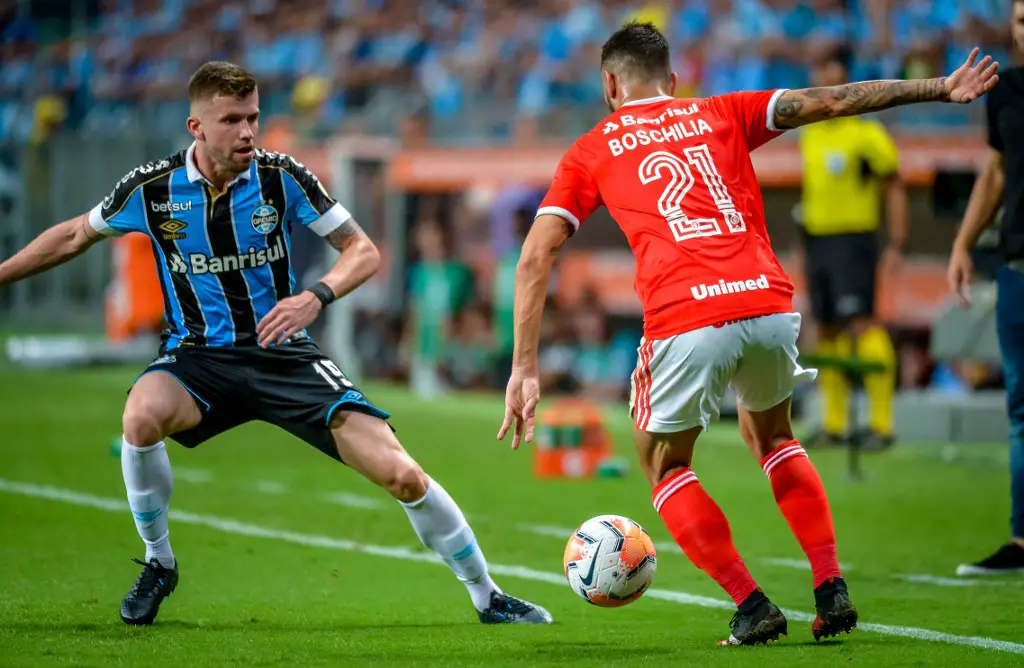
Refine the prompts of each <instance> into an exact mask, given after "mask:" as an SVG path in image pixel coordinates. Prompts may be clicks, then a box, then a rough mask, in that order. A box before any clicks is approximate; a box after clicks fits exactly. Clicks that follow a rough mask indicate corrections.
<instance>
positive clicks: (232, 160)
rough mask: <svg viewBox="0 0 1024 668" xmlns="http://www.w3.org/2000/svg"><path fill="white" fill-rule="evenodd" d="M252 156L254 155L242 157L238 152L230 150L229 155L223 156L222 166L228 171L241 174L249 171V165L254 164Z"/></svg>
mask: <svg viewBox="0 0 1024 668" xmlns="http://www.w3.org/2000/svg"><path fill="white" fill-rule="evenodd" d="M252 155H253V154H252V153H250V154H249V155H241V154H239V153H238V152H237V151H236V150H234V149H229V150H228V152H227V155H225V156H223V160H222V162H221V164H222V165H223V166H224V169H225V170H226V171H230V172H233V173H235V174H241V173H242V172H245V171H248V169H249V165H251V164H252Z"/></svg>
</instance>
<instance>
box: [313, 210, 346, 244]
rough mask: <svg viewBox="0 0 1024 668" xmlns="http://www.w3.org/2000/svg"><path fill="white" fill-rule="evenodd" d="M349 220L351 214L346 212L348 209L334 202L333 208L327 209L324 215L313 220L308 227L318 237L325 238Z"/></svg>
mask: <svg viewBox="0 0 1024 668" xmlns="http://www.w3.org/2000/svg"><path fill="white" fill-rule="evenodd" d="M351 219H352V214H351V213H349V212H348V209H346V208H345V207H343V206H342V205H341V204H339V203H338V202H335V203H334V206H332V207H331V208H330V209H327V211H325V212H324V215H322V216H320V217H319V218H317V219H316V220H314V221H313V222H312V223H310V224H309V226H308V227H309V229H311V230H313V231H314V232H316V233H317V234H319V235H320V236H322V237H326V236H327V235H328V234H330V233H331V232H333V231H334V230H336V229H338V228H339V227H341V226H342V225H344V224H345V223H347V222H348V221H349V220H351Z"/></svg>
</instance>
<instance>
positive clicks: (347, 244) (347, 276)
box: [322, 218, 380, 298]
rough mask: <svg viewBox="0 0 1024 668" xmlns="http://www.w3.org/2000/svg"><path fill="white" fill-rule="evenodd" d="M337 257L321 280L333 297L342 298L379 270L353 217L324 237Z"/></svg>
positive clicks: (372, 250) (371, 246)
mask: <svg viewBox="0 0 1024 668" xmlns="http://www.w3.org/2000/svg"><path fill="white" fill-rule="evenodd" d="M324 238H325V239H326V240H327V243H329V244H330V245H331V246H332V247H333V248H334V249H335V250H337V251H338V252H339V253H341V257H339V258H338V261H337V262H335V263H334V266H333V267H331V270H330V271H329V272H327V275H326V276H324V277H323V279H322V280H323V282H324V283H326V284H327V285H328V286H329V287H330V288H331V290H332V291H333V292H334V294H335V296H336V297H337V298H341V297H344V296H345V295H347V294H348V293H350V292H352V291H353V290H355V289H356V288H358V287H359V286H360V285H362V284H363V283H365V282H366V281H367V280H368V279H369V278H370V277H371V276H373V275H374V274H375V273H377V269H378V268H379V267H380V252H379V251H378V250H377V246H376V244H374V243H373V240H372V239H370V237H369V236H367V234H366V232H364V231H363V228H361V227H360V226H359V223H357V222H356V221H355V219H354V218H349V219H348V220H346V221H345V222H344V223H342V224H341V225H339V226H338V227H337V228H335V229H334V230H333V231H332V232H330V233H329V234H327V236H326V237H324Z"/></svg>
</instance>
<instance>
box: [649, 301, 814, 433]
mask: <svg viewBox="0 0 1024 668" xmlns="http://www.w3.org/2000/svg"><path fill="white" fill-rule="evenodd" d="M799 334H800V314H799V313H776V314H774V315H767V316H761V317H759V318H750V319H748V320H739V321H735V322H732V323H730V324H726V325H718V326H715V325H712V326H709V327H704V328H702V329H696V330H693V331H691V332H685V333H683V334H678V335H676V336H673V337H671V338H668V339H663V340H660V341H647V340H642V341H641V344H640V348H639V351H638V352H639V356H640V359H639V361H638V363H637V368H636V371H634V372H633V378H632V390H631V392H630V400H629V410H630V415H632V416H633V420H634V422H635V423H636V425H637V427H639V428H640V429H643V430H644V431H650V432H656V433H672V432H677V431H685V430H687V429H692V428H693V427H698V426H700V427H703V428H704V429H708V428H709V427H710V425H711V423H712V422H714V421H715V420H717V419H718V416H719V415H720V414H721V405H722V400H723V398H724V397H725V391H726V388H730V389H732V391H733V393H734V394H735V395H736V398H737V399H738V400H739V403H740V405H741V406H743V408H745V409H747V410H750V411H763V410H768V409H769V408H772V407H773V406H777V405H778V404H780V403H782V402H783V401H785V400H786V399H788V398H789V397H790V396H791V395H792V394H793V390H794V389H795V388H796V386H797V384H798V383H800V382H801V381H802V380H808V381H811V380H814V378H815V377H816V376H817V374H818V372H817V371H816V370H814V369H804V368H803V367H801V366H800V364H799V363H798V362H797V356H798V354H799V353H798V352H797V348H796V342H797V337H798V336H799Z"/></svg>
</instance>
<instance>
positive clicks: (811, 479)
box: [761, 440, 842, 588]
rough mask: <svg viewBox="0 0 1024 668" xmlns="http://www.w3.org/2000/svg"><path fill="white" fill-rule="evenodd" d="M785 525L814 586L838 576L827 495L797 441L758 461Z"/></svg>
mask: <svg viewBox="0 0 1024 668" xmlns="http://www.w3.org/2000/svg"><path fill="white" fill-rule="evenodd" d="M761 468H763V469H764V472H765V475H767V476H768V480H770V481H771V483H772V492H774V493H775V501H776V503H778V504H779V509H780V510H781V511H782V514H783V516H784V517H785V518H786V521H787V522H789V528H790V529H792V530H793V534H794V535H796V539H797V542H799V543H800V547H802V548H803V549H804V553H805V554H806V555H807V558H808V559H809V560H810V562H811V571H812V572H813V573H814V587H815V588H817V587H818V586H819V585H820V584H821V583H822V582H824V581H825V580H827V579H829V578H838V577H842V573H840V572H839V559H838V557H837V556H836V531H835V528H834V527H833V526H832V512H831V511H830V510H829V508H828V496H826V495H825V486H824V485H822V484H821V477H820V476H819V475H818V471H817V469H815V468H814V464H812V463H811V460H810V459H808V458H807V453H806V452H804V449H803V448H802V447H800V443H798V442H797V441H795V440H794V441H789V442H787V443H783V444H782V445H780V446H779V447H777V448H775V449H774V450H772V451H771V452H769V453H768V454H767V455H766V456H765V458H764V459H762V460H761Z"/></svg>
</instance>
